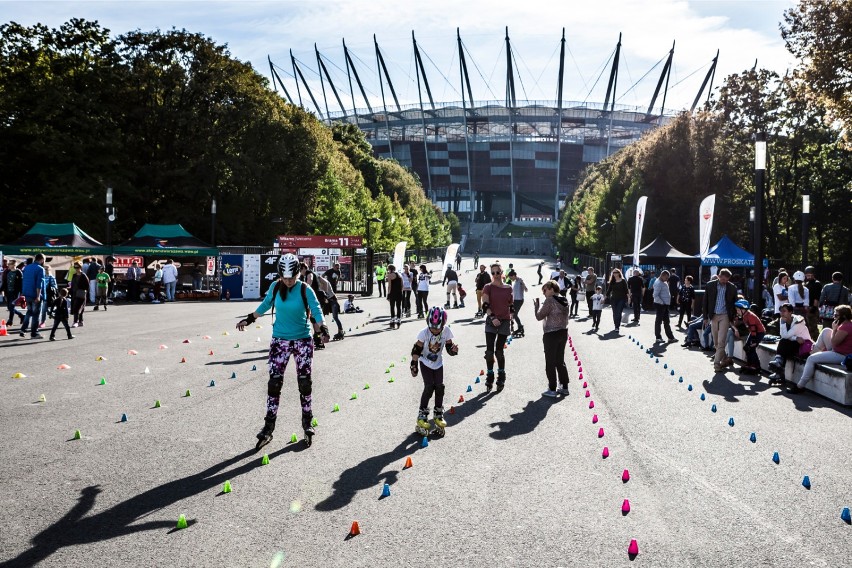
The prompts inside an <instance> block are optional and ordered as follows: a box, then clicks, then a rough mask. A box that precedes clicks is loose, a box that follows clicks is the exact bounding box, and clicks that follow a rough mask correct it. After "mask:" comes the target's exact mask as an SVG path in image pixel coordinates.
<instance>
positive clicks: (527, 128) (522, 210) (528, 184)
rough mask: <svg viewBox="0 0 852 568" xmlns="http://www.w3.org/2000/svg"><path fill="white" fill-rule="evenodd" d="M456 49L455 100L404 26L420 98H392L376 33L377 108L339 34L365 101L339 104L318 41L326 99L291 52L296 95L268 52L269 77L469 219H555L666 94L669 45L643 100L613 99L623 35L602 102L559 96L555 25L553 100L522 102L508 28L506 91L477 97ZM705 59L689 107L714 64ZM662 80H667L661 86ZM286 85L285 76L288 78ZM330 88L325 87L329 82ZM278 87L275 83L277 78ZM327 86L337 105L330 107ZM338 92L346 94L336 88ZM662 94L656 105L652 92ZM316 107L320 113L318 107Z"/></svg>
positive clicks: (659, 119) (659, 114) (653, 122)
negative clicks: (410, 101) (593, 167)
mask: <svg viewBox="0 0 852 568" xmlns="http://www.w3.org/2000/svg"><path fill="white" fill-rule="evenodd" d="M457 37H458V56H459V62H460V65H459V69H460V74H459V75H460V84H461V87H462V88H461V93H462V96H463V97H464V96H465V95H467V97H466V98H463V99H462V100H461V101H457V102H437V101H435V100H434V98H433V96H432V90H431V88H430V86H429V81H428V78H427V76H426V72H425V68H424V65H423V61H422V58H421V54H420V50H419V48H418V46H417V41H416V39H415V38H414V35H413V33H412V45H413V49H414V61H415V68H416V72H417V88H418V96H419V99H420V103H419V104H414V105H400V104H399V100H398V97H397V94H396V90H395V89H394V86H393V82H392V81H391V78H390V75H389V74H388V71H387V66H386V64H385V61H384V57H383V55H382V51H381V50H380V48H379V45H378V43H377V42H376V41H375V37H374V44H375V54H376V68H377V70H378V76H379V83H380V84H379V87H380V91H381V98H382V104H381V108H374V107H373V106H371V105H370V102H369V100H368V97H367V95H366V92H365V89H364V86H363V83H362V82H361V78H360V76H359V75H358V72H357V70H356V68H355V65H354V63H353V62H352V58H351V56H350V52H349V50H348V49H347V48H346V43H345V41H344V43H343V50H344V56H345V61H346V72H347V78H348V81H349V93H348V95H350V96H351V97H352V100H353V101H354V100H355V96H356V90H355V88H357V89H358V90H359V91H360V93H361V95H362V96H363V100H364V102H365V103H366V104H367V107H366V108H353V107H354V104H353V105H352V106H350V107H349V108H347V107H346V106H345V105H344V104H343V102H342V100H341V98H340V93H339V92H338V89H337V87H336V86H335V84H334V83H333V81H332V77H331V75H330V74H329V73H328V69H327V67H326V65H325V60H324V58H323V56H321V55H320V53H319V51H318V50H316V47H315V51H316V56H317V74H318V76H319V79H320V83H321V88H322V99H323V101H324V102H325V105H324V107H321V106H320V105H319V104H318V103H317V99H316V97H315V96H314V93H313V91H311V89H310V87H309V83H308V82H307V81H306V80H305V77H304V74H303V71H302V65H303V64H302V65H300V64H299V62H297V60H296V59H295V58H294V57H293V55H292V52H291V54H290V58H291V64H292V70H293V71H292V74H290V75H291V77H292V79H293V80H294V81H295V84H296V93H297V95H298V99H294V98H293V97H291V96H290V92H289V91H288V90H287V88H286V86H285V84H284V82H283V81H282V80H281V76H280V74H279V73H278V70H279V69H281V68H280V67H278V66H276V65H274V64H273V63H272V61H271V60H270V61H269V65H270V72H271V74H272V78H273V84H274V85H275V84H276V83H277V85H278V86H280V87H281V89H282V90H283V93H284V96H285V97H286V98H287V99H288V100H289V101H290V102H292V103H294V104H299V105H302V106H304V105H303V100H302V90H304V91H305V95H306V98H308V97H309V98H310V101H311V102H312V103H313V107H314V109H315V110H316V112H317V114H318V116H319V117H320V118H321V119H322V120H323V121H325V122H326V123H328V124H332V123H335V122H342V123H348V124H354V125H356V126H357V127H358V128H359V129H360V130H361V131H362V132H364V134H365V136H366V138H367V140H368V141H369V142H370V144H371V145H372V147H373V152H374V154H375V155H376V156H380V157H384V158H392V159H394V160H397V161H398V162H399V163H401V164H402V165H404V166H406V167H408V168H410V169H411V170H412V171H414V172H416V173H417V175H418V176H419V177H420V180H421V182H422V183H423V187H424V188H425V190H426V192H427V194H428V195H429V197H430V199H431V200H432V201H433V202H434V203H436V204H438V205H440V206H441V207H442V209H443V210H444V211H453V212H455V213H456V214H458V215H459V217H461V218H471V217H472V218H473V219H474V220H476V221H503V220H513V221H514V220H555V219H556V218H557V217H558V212H559V209H560V208H561V204H562V203H563V202H564V200H565V199H566V198H568V197H570V196H571V195H572V194H573V192H574V190H575V189H576V187H577V183H578V180H579V177H580V173H581V171H582V170H583V169H584V168H585V167H586V166H587V165H588V164H591V163H595V162H598V161H600V160H602V159H604V158H606V157H607V156H609V155H610V154H612V153H614V152H616V151H617V150H618V149H620V148H623V147H624V146H627V145H628V144H631V143H633V142H635V141H636V140H638V139H639V138H640V137H641V136H642V135H643V134H645V133H646V132H649V131H650V130H652V129H654V128H657V127H659V126H660V125H662V124H665V123H666V122H668V120H669V119H670V118H671V116H672V115H671V114H670V113H666V112H665V110H664V109H665V95H666V91H667V90H668V82H669V76H670V73H671V62H672V57H673V55H674V46H672V49H671V51H670V52H669V55H668V58H667V60H666V63H665V65H664V67H663V71H662V73H661V74H660V77H659V80H658V82H657V87H656V90H655V92H654V95H653V97H652V99H651V102H650V105H649V106H648V108H647V109H644V108H639V107H628V106H623V105H617V104H615V100H616V90H617V88H618V67H619V57H620V52H621V37H620V36H619V41H618V44H617V46H616V49H615V52H614V56H613V58H612V67H611V70H610V76H609V83H608V85H607V93H606V97H605V100H604V102H603V103H589V102H568V101H563V100H562V92H563V77H564V62H565V32H564V30H563V33H562V43H561V53H560V65H559V75H558V77H557V98H558V100H556V101H524V100H518V99H517V98H516V96H515V72H514V70H513V68H514V57H513V54H512V47H511V43H510V41H509V36H508V30H507V32H506V38H505V39H506V80H505V90H506V98H505V100H502V101H489V102H484V101H477V100H476V99H474V98H473V96H472V91H471V88H470V78H469V76H468V72H467V62H466V57H465V53H466V50H465V48H464V46H463V43H462V40H461V37H460V36H459V35H457ZM717 59H718V52H717V54H716V58H714V59H713V62H712V65H711V67H710V70H709V71H708V73H707V75H706V77H705V79H704V82H703V84H702V85H701V89H700V90H699V92H698V95H697V96H696V98H695V102H694V103H693V106H692V109H693V110H694V108H695V106H696V105H697V104H698V102H699V100H700V99H701V97H702V93H703V92H704V89H705V87H706V86H707V84H708V82H710V89H708V97H709V92H710V90H712V78H713V74H714V73H715V67H716V61H717ZM664 85H665V87H664ZM291 87H292V85H291ZM327 87H328V89H327ZM276 89H277V87H276ZM327 90H328V91H329V92H330V93H331V94H333V96H334V97H335V98H336V100H337V103H338V105H339V109H340V110H339V111H331V110H330V109H329V107H328V100H329V96H328V93H327ZM344 96H346V95H344ZM658 98H661V99H662V103H661V104H660V106H659V110H658V111H656V112H655V111H654V109H655V107H656V101H657V99H658ZM323 108H324V109H325V112H323Z"/></svg>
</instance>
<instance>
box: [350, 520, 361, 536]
mask: <svg viewBox="0 0 852 568" xmlns="http://www.w3.org/2000/svg"><path fill="white" fill-rule="evenodd" d="M359 534H361V527H360V526H358V521H352V526H351V527H349V536H358V535H359Z"/></svg>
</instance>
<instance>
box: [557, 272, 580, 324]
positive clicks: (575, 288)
mask: <svg viewBox="0 0 852 568" xmlns="http://www.w3.org/2000/svg"><path fill="white" fill-rule="evenodd" d="M581 284H582V282H581V281H580V277H579V276H577V277H576V278H570V279H569V280H568V294H569V296H570V297H571V308H570V310H569V312H568V317H577V314H578V312H579V311H580V301H579V300H578V299H577V295H578V294H579V293H580V286H581ZM557 287H558V282H557Z"/></svg>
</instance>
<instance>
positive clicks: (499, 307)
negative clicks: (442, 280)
mask: <svg viewBox="0 0 852 568" xmlns="http://www.w3.org/2000/svg"><path fill="white" fill-rule="evenodd" d="M512 304H513V298H512V287H511V286H509V285H508V284H505V283H504V282H503V268H502V267H501V266H500V265H499V264H497V263H495V264H492V265H491V283H490V284H486V285H485V287H484V288H483V289H482V311H483V313H484V314H485V365H486V367H487V370H486V374H485V390H486V391H488V392H490V391H491V388H492V386H493V385H494V361H495V358H496V360H497V365H498V367H497V392H500V391H502V390H503V387H504V386H505V384H506V358H505V356H504V354H503V348H504V347H505V346H506V338H507V337H508V336H509V334H510V333H511V328H512V311H513V310H512Z"/></svg>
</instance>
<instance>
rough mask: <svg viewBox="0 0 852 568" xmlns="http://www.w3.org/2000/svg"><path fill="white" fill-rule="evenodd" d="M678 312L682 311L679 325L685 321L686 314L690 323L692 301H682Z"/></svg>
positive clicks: (678, 319)
mask: <svg viewBox="0 0 852 568" xmlns="http://www.w3.org/2000/svg"><path fill="white" fill-rule="evenodd" d="M678 312H679V313H680V317H678V318H677V325H678V327H680V325H681V323H682V322H683V318H684V316H686V323H689V320H691V319H692V302H681V303H680V307H679V308H678Z"/></svg>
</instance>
